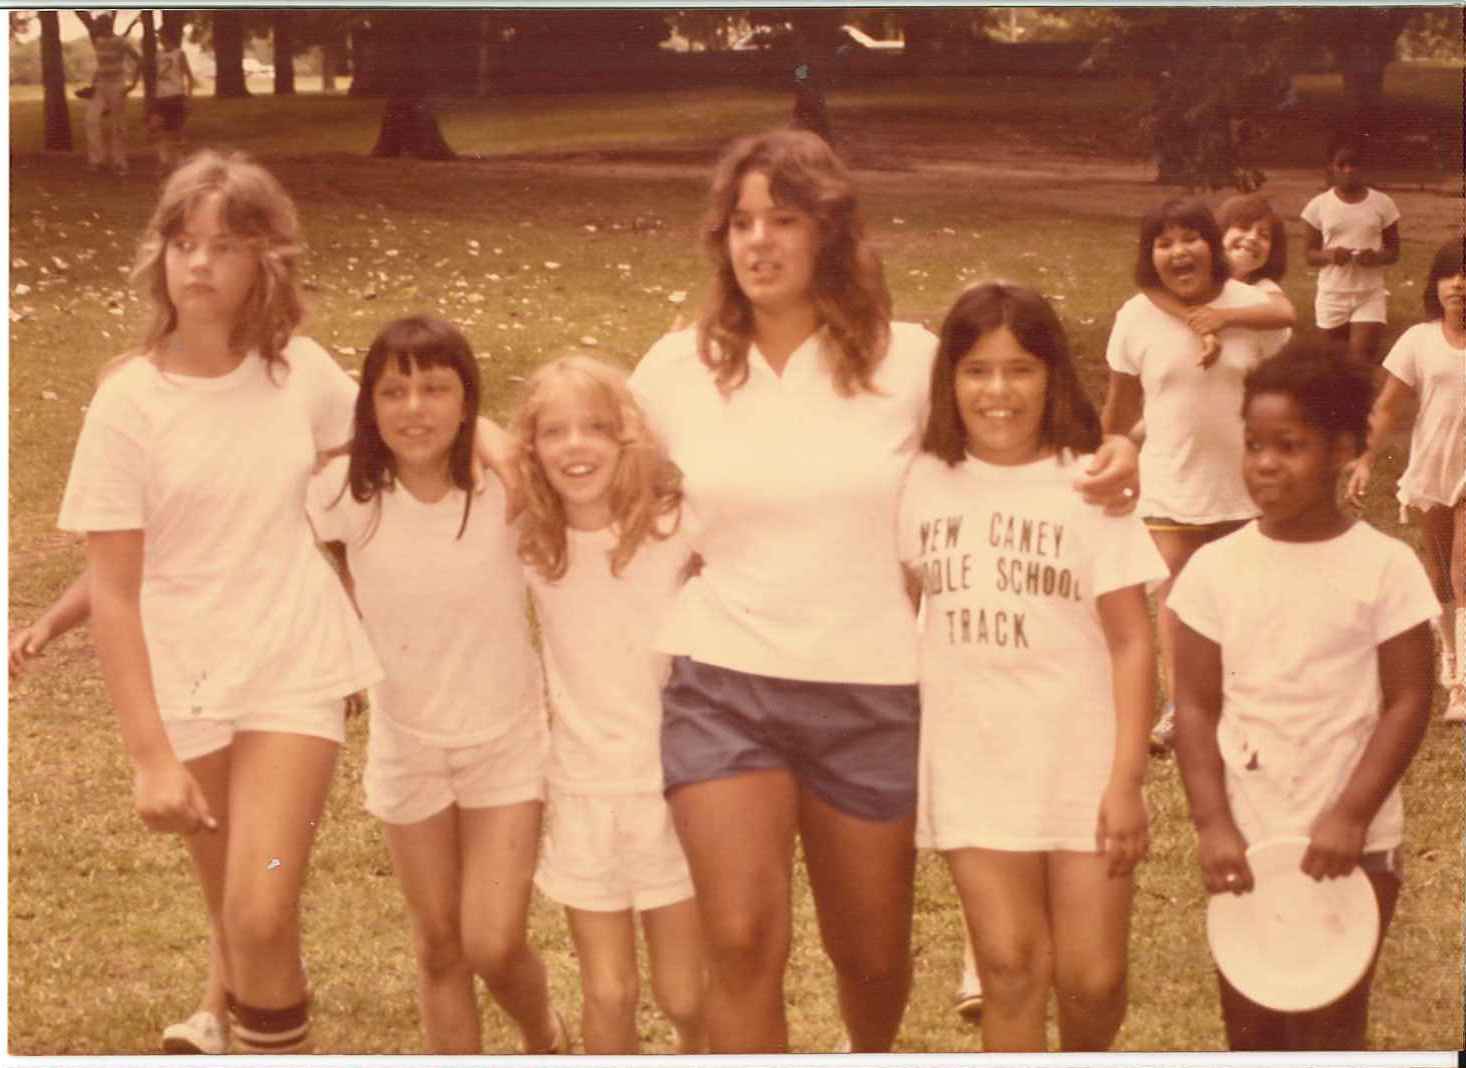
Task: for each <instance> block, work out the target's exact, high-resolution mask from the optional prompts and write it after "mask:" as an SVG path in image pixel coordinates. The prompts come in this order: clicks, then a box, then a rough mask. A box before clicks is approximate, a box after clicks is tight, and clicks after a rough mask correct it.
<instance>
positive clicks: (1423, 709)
mask: <svg viewBox="0 0 1466 1068" xmlns="http://www.w3.org/2000/svg"><path fill="white" fill-rule="evenodd" d="M1370 390H1371V385H1370V372H1369V370H1368V368H1366V367H1364V366H1350V365H1341V363H1340V362H1339V361H1338V360H1336V359H1331V358H1330V357H1328V356H1327V355H1325V354H1324V353H1322V352H1316V353H1314V352H1309V353H1297V354H1293V355H1289V356H1287V357H1274V358H1272V359H1269V360H1267V361H1266V362H1265V363H1263V364H1262V365H1260V366H1259V367H1258V368H1257V369H1256V370H1255V371H1253V372H1252V373H1251V374H1250V375H1249V376H1248V378H1247V384H1246V408H1245V419H1246V453H1245V459H1244V461H1243V475H1244V477H1245V478H1246V480H1247V487H1248V490H1249V492H1250V493H1251V494H1252V498H1253V500H1254V501H1256V502H1257V507H1258V510H1259V511H1260V512H1261V513H1262V514H1261V516H1260V517H1259V518H1258V519H1257V521H1256V522H1255V523H1249V524H1248V525H1247V526H1245V527H1243V528H1242V529H1241V530H1239V531H1237V532H1236V533H1235V534H1232V535H1230V536H1228V537H1226V538H1223V539H1221V540H1220V541H1217V542H1215V543H1213V544H1211V545H1207V546H1205V547H1204V548H1202V549H1201V550H1200V551H1199V552H1197V554H1196V556H1195V557H1194V558H1193V559H1192V561H1191V563H1189V564H1188V565H1187V566H1186V570H1185V571H1183V572H1182V573H1181V575H1180V577H1179V578H1177V580H1176V587H1175V589H1174V590H1173V591H1172V594H1171V608H1172V610H1173V611H1174V612H1175V613H1176V615H1177V617H1178V618H1179V623H1178V634H1177V642H1176V721H1177V732H1176V757H1177V760H1178V762H1179V764H1180V769H1181V777H1182V780H1183V782H1184V783H1185V786H1186V795H1187V799H1188V801H1189V803H1190V806H1191V819H1192V822H1193V823H1195V825H1196V829H1197V836H1198V843H1197V852H1198V859H1199V860H1200V863H1201V874H1202V879H1203V882H1204V883H1205V886H1206V890H1207V892H1208V893H1212V894H1217V893H1223V892H1231V893H1237V894H1242V893H1247V892H1249V891H1250V890H1251V889H1252V888H1253V874H1252V871H1251V869H1250V868H1249V866H1248V863H1247V855H1246V851H1247V847H1248V846H1249V845H1256V844H1259V843H1261V842H1265V841H1267V840H1269V839H1272V838H1275V837H1282V836H1295V835H1301V836H1305V837H1307V838H1308V839H1309V846H1308V850H1307V852H1306V853H1305V854H1304V857H1303V860H1302V863H1301V865H1300V866H1301V869H1302V871H1303V872H1304V873H1305V874H1307V875H1309V876H1311V877H1312V878H1314V879H1326V878H1327V879H1332V878H1337V877H1339V876H1343V875H1347V874H1349V872H1350V871H1352V870H1353V869H1354V867H1355V866H1356V865H1357V866H1359V867H1360V868H1362V869H1363V870H1364V872H1365V874H1366V875H1367V876H1368V877H1369V880H1370V882H1371V883H1372V884H1373V886H1374V891H1375V895H1376V899H1377V902H1378V906H1379V914H1380V937H1381V939H1383V937H1384V933H1385V931H1386V930H1387V929H1388V927H1389V923H1390V918H1391V916H1392V915H1393V913H1394V908H1395V903H1396V901H1397V900H1398V897H1399V893H1400V875H1401V872H1400V863H1399V860H1400V844H1401V840H1402V836H1403V832H1404V809H1403V806H1402V804H1401V800H1400V790H1399V782H1400V779H1401V777H1402V776H1403V775H1404V774H1405V769H1406V768H1407V767H1408V766H1409V763H1410V760H1411V758H1412V757H1413V756H1414V754H1415V750H1416V748H1417V747H1418V746H1419V744H1420V740H1421V738H1422V737H1423V736H1424V733H1425V726H1426V719H1427V717H1428V715H1429V710H1430V683H1429V681H1428V680H1429V671H1430V631H1429V630H1428V628H1427V627H1426V625H1425V624H1426V622H1427V621H1428V620H1429V619H1431V618H1433V617H1434V616H1435V615H1436V614H1437V612H1438V611H1439V609H1440V606H1439V604H1438V603H1437V601H1436V599H1435V596H1434V594H1433V593H1432V591H1431V587H1430V582H1429V581H1428V580H1427V579H1426V577H1425V573H1424V570H1423V569H1422V568H1421V566H1420V564H1419V562H1418V561H1417V560H1416V559H1415V558H1414V555H1413V554H1412V553H1411V551H1410V548H1409V546H1407V545H1405V544H1404V543H1403V542H1400V541H1397V540H1395V539H1394V538H1390V537H1387V536H1385V535H1384V534H1381V533H1380V532H1379V531H1377V530H1375V529H1374V528H1373V527H1371V526H1369V525H1368V524H1367V523H1364V522H1362V521H1359V520H1356V519H1354V518H1353V517H1352V516H1349V515H1347V514H1345V513H1344V512H1342V511H1341V510H1340V508H1339V505H1338V500H1337V487H1338V484H1339V476H1340V475H1341V474H1342V472H1343V470H1344V468H1345V466H1346V465H1347V464H1349V463H1350V462H1351V461H1352V460H1353V459H1354V457H1355V454H1356V451H1357V450H1358V448H1359V446H1360V444H1361V443H1362V442H1363V439H1364V433H1365V418H1366V413H1367V411H1368V408H1369V394H1370ZM1377 948H1378V947H1376V951H1377ZM1373 972H1374V966H1373V963H1371V965H1370V967H1369V970H1368V971H1367V972H1366V973H1365V975H1364V977H1363V978H1362V979H1360V981H1359V982H1358V983H1357V984H1356V985H1355V986H1354V988H1353V989H1352V990H1351V991H1349V992H1348V993H1347V994H1345V995H1344V996H1343V997H1341V998H1340V999H1339V1000H1337V1001H1335V1002H1333V1003H1332V1004H1330V1005H1327V1006H1325V1007H1323V1008H1321V1009H1316V1010H1313V1011H1309V1012H1301V1013H1288V1012H1278V1011H1276V1010H1273V1009H1268V1008H1264V1007H1263V1006H1261V1005H1258V1004H1256V1003H1254V1002H1252V1001H1250V1000H1249V999H1248V998H1246V997H1245V996H1244V995H1243V994H1242V993H1241V992H1240V991H1238V990H1237V989H1236V988H1234V987H1233V986H1232V985H1231V984H1230V983H1229V982H1227V980H1226V978H1225V977H1224V976H1221V975H1220V974H1219V975H1218V982H1219V986H1220V993H1221V1004H1222V1019H1223V1022H1224V1023H1225V1025H1226V1030H1227V1042H1228V1045H1229V1046H1230V1047H1231V1048H1232V1049H1234V1050H1278V1049H1290V1050H1291V1049H1298V1050H1302V1049H1307V1050H1336V1049H1362V1048H1363V1047H1364V1040H1365V1019H1366V1012H1367V1009H1368V1004H1369V988H1370V983H1371V980H1372V978H1373Z"/></svg>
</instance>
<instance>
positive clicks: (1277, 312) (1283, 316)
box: [1186, 293, 1298, 331]
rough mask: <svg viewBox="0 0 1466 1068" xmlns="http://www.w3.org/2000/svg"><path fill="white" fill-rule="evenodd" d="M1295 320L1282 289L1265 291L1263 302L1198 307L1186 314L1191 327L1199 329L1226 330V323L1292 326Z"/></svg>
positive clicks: (1269, 327) (1251, 327)
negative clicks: (1234, 306)
mask: <svg viewBox="0 0 1466 1068" xmlns="http://www.w3.org/2000/svg"><path fill="white" fill-rule="evenodd" d="M1297 322H1298V313H1297V312H1295V311H1294V310H1293V302H1292V301H1291V300H1289V299H1288V298H1287V297H1285V296H1284V295H1283V294H1281V293H1270V294H1268V299H1267V303H1265V304H1248V305H1246V306H1245V307H1241V308H1213V307H1205V308H1197V309H1195V310H1194V311H1192V312H1191V313H1190V315H1189V316H1188V317H1187V320H1186V323H1187V325H1188V326H1190V327H1191V329H1193V330H1196V331H1201V330H1202V329H1204V328H1206V327H1210V328H1211V329H1212V330H1213V331H1215V330H1225V329H1226V328H1227V327H1229V326H1240V327H1242V328H1243V329H1244V330H1284V329H1291V328H1292V327H1293V326H1294V324H1296V323H1297Z"/></svg>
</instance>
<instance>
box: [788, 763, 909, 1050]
mask: <svg viewBox="0 0 1466 1068" xmlns="http://www.w3.org/2000/svg"><path fill="white" fill-rule="evenodd" d="M915 822H916V817H915V815H914V814H913V815H911V816H907V817H906V818H904V819H899V820H890V821H885V822H876V821H873V820H863V819H857V818H856V817H854V816H850V815H847V814H846V813H843V812H841V811H840V810H839V809H837V808H834V807H833V806H831V805H830V804H828V803H827V802H825V801H822V800H821V799H820V798H818V797H816V796H815V795H814V794H812V793H810V792H809V791H808V790H801V791H800V792H799V832H800V837H801V838H802V840H803V842H804V859H805V864H806V866H807V867H808V870H809V885H810V889H811V891H813V894H814V903H815V912H816V915H817V916H818V917H819V925H820V938H821V940H822V941H823V942H824V946H825V952H826V953H827V954H829V957H830V961H831V962H832V963H833V964H834V966H835V978H836V982H837V983H838V987H839V998H840V1015H841V1016H842V1017H843V1018H844V1020H845V1029H846V1031H847V1032H848V1033H849V1035H850V1050H851V1052H852V1053H889V1052H890V1050H891V1045H892V1043H893V1042H895V1040H896V1032H897V1030H899V1028H900V1027H901V1017H902V1016H903V1015H904V1014H905V1012H906V1000H907V998H908V996H909V995H910V993H911V909H912V897H913V890H912V880H913V878H914V875H915V870H916V847H915V845H914V844H913V843H914V842H915Z"/></svg>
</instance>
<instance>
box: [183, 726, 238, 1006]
mask: <svg viewBox="0 0 1466 1068" xmlns="http://www.w3.org/2000/svg"><path fill="white" fill-rule="evenodd" d="M188 770H189V772H190V773H191V774H192V775H193V777H194V779H195V780H197V782H198V784H199V787H200V788H201V789H202V790H203V792H204V797H205V799H206V800H207V801H208V803H209V811H210V812H212V813H213V814H214V818H215V819H216V820H217V821H218V823H219V826H218V827H217V828H215V829H214V830H212V831H200V832H199V833H198V834H191V835H186V836H185V837H184V839H183V841H184V844H185V845H187V846H188V852H189V856H190V857H192V858H193V867H194V873H195V874H196V875H197V876H198V880H199V886H200V888H201V889H202V890H203V892H204V906H205V908H207V910H208V916H209V972H208V978H207V979H206V980H205V981H204V993H203V997H202V998H201V999H200V1001H199V1003H198V1008H200V1009H202V1010H204V1011H205V1012H210V1013H213V1014H214V1016H215V1017H217V1018H218V1019H219V1020H221V1021H225V1022H227V1021H228V1019H229V1009H228V1004H227V1001H226V998H225V993H226V991H228V989H229V966H228V962H227V961H226V960H225V957H224V885H225V870H226V866H227V863H228V853H229V750H228V749H227V748H225V749H219V750H216V751H214V752H212V753H208V754H206V755H205V756H201V757H198V758H197V759H195V760H190V761H189V762H188Z"/></svg>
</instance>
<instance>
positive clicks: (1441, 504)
mask: <svg viewBox="0 0 1466 1068" xmlns="http://www.w3.org/2000/svg"><path fill="white" fill-rule="evenodd" d="M1424 297H1425V314H1426V322H1423V323H1418V324H1416V325H1415V326H1412V327H1411V328H1410V329H1409V330H1406V331H1405V333H1404V334H1403V335H1402V336H1401V337H1400V340H1399V341H1397V342H1395V347H1394V348H1392V349H1391V350H1390V354H1389V355H1388V356H1386V357H1385V363H1384V368H1385V385H1384V389H1383V390H1381V391H1380V395H1379V397H1378V398H1377V399H1376V400H1375V402H1374V411H1373V413H1372V414H1371V416H1370V429H1369V443H1368V445H1367V446H1366V448H1365V450H1364V453H1363V455H1361V456H1360V457H1359V464H1358V466H1356V467H1355V469H1354V472H1353V473H1352V474H1351V475H1350V476H1349V495H1350V496H1351V497H1353V498H1354V499H1355V500H1358V499H1360V498H1361V497H1362V496H1363V494H1364V490H1365V488H1366V487H1367V486H1368V485H1369V478H1370V475H1371V473H1372V472H1373V470H1374V461H1375V457H1376V454H1377V453H1378V450H1379V448H1380V446H1381V444H1382V443H1383V442H1385V441H1387V440H1388V439H1389V435H1390V433H1391V432H1392V431H1393V430H1394V429H1395V427H1396V426H1397V425H1399V424H1400V423H1402V422H1405V421H1407V420H1408V419H1409V413H1410V410H1411V409H1412V408H1413V407H1414V406H1415V405H1416V404H1417V403H1418V404H1419V406H1420V411H1419V414H1418V415H1417V416H1416V419H1415V430H1414V433H1413V434H1412V435H1411V438H1410V463H1409V465H1408V466H1407V467H1406V468H1405V473H1404V474H1403V475H1401V476H1400V486H1399V490H1398V492H1397V493H1396V496H1397V497H1398V499H1399V501H1400V504H1401V506H1402V508H1403V509H1404V510H1406V511H1408V513H1409V515H1410V517H1411V518H1412V519H1413V521H1414V522H1415V524H1416V526H1417V527H1418V528H1419V530H1420V533H1421V540H1422V542H1423V543H1424V551H1423V552H1422V553H1421V560H1422V561H1423V562H1424V564H1425V570H1426V573H1427V574H1428V575H1430V580H1431V582H1432V583H1433V584H1434V586H1435V590H1436V596H1438V597H1439V598H1440V600H1441V615H1440V619H1439V620H1438V621H1437V622H1436V623H1435V624H1434V626H1435V628H1436V636H1437V638H1438V640H1439V642H1440V646H1441V662H1440V681H1441V685H1442V686H1445V687H1446V688H1447V690H1448V691H1449V695H1448V698H1447V703H1446V711H1445V718H1446V719H1448V720H1453V721H1458V720H1466V673H1463V672H1462V660H1463V652H1466V612H1462V611H1461V605H1462V604H1463V603H1466V241H1463V240H1462V239H1461V238H1455V239H1453V240H1451V241H1448V242H1446V243H1445V244H1444V245H1442V246H1441V247H1440V249H1439V250H1438V251H1437V252H1436V255H1435V259H1434V261H1432V263H1431V265H1430V273H1429V274H1428V275H1427V277H1426V279H1425V293H1424Z"/></svg>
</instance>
